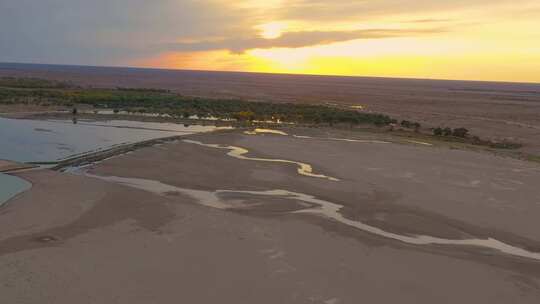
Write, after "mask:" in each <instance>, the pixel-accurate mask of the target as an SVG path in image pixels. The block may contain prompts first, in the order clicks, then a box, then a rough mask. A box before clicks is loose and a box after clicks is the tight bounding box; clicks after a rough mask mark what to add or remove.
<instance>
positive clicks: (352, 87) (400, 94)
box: [0, 64, 540, 153]
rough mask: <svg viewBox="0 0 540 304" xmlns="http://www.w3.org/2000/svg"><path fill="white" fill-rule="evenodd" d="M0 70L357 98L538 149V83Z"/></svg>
mask: <svg viewBox="0 0 540 304" xmlns="http://www.w3.org/2000/svg"><path fill="white" fill-rule="evenodd" d="M0 76H16V77H28V76H31V77H39V78H45V79H53V80H61V81H65V80H70V81H73V82H74V83H75V84H78V85H83V86H94V87H139V88H159V89H170V90H173V91H175V92H179V93H181V94H185V95H195V96H205V97H219V98H223V97H239V98H246V99H250V100H263V101H272V102H298V103H333V104H338V105H343V106H363V107H364V109H365V110H366V111H374V112H381V113H386V114H389V115H392V116H394V117H396V118H399V119H410V120H415V121H419V122H421V123H422V124H424V125H425V126H431V127H437V126H449V127H453V128H458V127H465V128H468V129H470V130H471V132H472V133H473V134H475V135H478V136H481V137H483V138H487V139H498V140H501V139H508V140H512V141H517V142H522V143H524V144H525V145H526V146H525V147H524V150H525V151H527V152H534V153H538V152H540V84H518V83H493V82H471V81H439V80H417V79H388V78H362V77H330V76H301V75H272V74H253V73H228V72H195V71H174V70H151V69H129V68H98V67H74V66H51V65H22V64H0Z"/></svg>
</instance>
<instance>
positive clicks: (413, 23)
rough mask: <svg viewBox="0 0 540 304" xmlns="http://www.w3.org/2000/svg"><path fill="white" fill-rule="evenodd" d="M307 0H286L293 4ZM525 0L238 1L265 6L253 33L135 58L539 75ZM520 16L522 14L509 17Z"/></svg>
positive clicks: (171, 64) (401, 73) (534, 19)
mask: <svg viewBox="0 0 540 304" xmlns="http://www.w3.org/2000/svg"><path fill="white" fill-rule="evenodd" d="M518 1H519V0H518ZM305 2H306V1H302V0H296V1H292V2H290V3H292V4H291V7H292V6H294V5H293V4H297V3H300V4H303V3H305ZM316 2H317V3H319V4H320V3H322V2H320V1H316ZM367 2H369V1H367ZM367 2H366V3H367ZM382 2H384V1H382ZM387 2H392V1H387ZM502 2H505V1H501V3H502ZM523 2H524V3H525V2H526V5H525V6H523V7H525V8H526V10H516V7H515V6H511V5H510V4H504V3H503V4H504V5H503V4H501V5H499V6H496V5H491V4H489V2H488V1H485V2H482V3H483V6H482V5H479V6H472V5H471V6H467V5H465V6H463V7H460V6H458V7H457V8H454V7H451V6H449V7H450V8H446V9H445V10H435V9H429V10H426V12H425V13H422V12H420V13H418V12H416V11H414V12H408V11H406V12H391V13H388V14H385V13H384V11H381V10H375V9H374V13H373V14H372V15H370V14H366V15H365V16H363V18H354V16H353V17H351V18H339V17H336V18H332V16H330V15H326V16H322V17H321V18H317V16H313V17H312V18H305V17H303V16H301V12H300V11H299V12H294V13H292V12H288V6H287V3H285V2H284V1H265V2H262V1H242V2H240V3H236V4H235V5H236V7H240V8H241V9H242V10H256V11H257V12H263V13H262V14H255V18H253V20H255V21H253V22H252V23H251V24H249V23H248V28H247V29H246V30H247V31H248V32H249V30H251V31H252V32H253V33H254V34H253V36H252V37H251V38H249V37H248V38H242V39H236V38H223V39H222V40H219V39H218V40H217V41H218V42H215V41H213V42H211V43H209V42H207V41H204V40H201V41H199V42H198V43H197V44H193V45H180V46H178V48H180V50H177V51H166V52H163V53H162V54H160V55H158V56H155V57H153V58H150V59H147V58H145V59H141V60H139V61H137V62H135V64H136V65H142V66H153V67H165V68H181V69H199V70H225V71H251V72H272V73H300V74H303V73H305V74H324V75H353V76H384V77H414V78H445V79H474V80H502V81H535V82H540V63H539V62H540V34H539V31H538V30H537V29H538V28H540V21H539V20H540V4H538V3H536V4H535V1H523ZM505 3H506V2H505ZM508 3H510V2H508ZM486 7H489V10H488V9H486ZM512 12H513V13H512ZM535 12H536V13H535ZM289 13H290V14H289ZM518 15H519V16H520V18H514V17H513V16H518ZM323 17H324V18H323ZM272 18H274V19H272ZM335 37H338V38H335ZM257 39H259V40H257ZM261 40H264V41H261ZM182 48H185V50H184V49H182Z"/></svg>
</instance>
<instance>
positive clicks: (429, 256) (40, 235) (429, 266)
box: [0, 130, 540, 303]
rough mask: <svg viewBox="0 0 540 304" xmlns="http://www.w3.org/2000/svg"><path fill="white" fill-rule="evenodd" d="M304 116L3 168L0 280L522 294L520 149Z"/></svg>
mask: <svg viewBox="0 0 540 304" xmlns="http://www.w3.org/2000/svg"><path fill="white" fill-rule="evenodd" d="M320 132H321V131H319V130H312V132H311V133H310V132H304V133H302V134H299V135H300V136H307V137H309V138H297V137H294V136H292V135H288V134H286V135H283V134H275V132H274V133H271V132H270V133H268V132H266V133H255V135H250V134H244V133H243V132H241V131H229V132H219V133H206V134H196V135H189V136H188V137H187V138H186V139H188V140H191V141H192V142H184V141H176V142H168V143H164V144H162V145H158V146H152V147H145V148H141V149H138V150H136V151H134V152H132V153H130V154H126V155H122V156H119V157H115V158H112V159H108V160H105V161H102V162H100V163H96V164H94V165H90V166H87V167H85V168H84V170H82V169H81V170H79V171H78V174H71V173H69V174H68V173H60V172H53V171H47V170H42V171H28V172H20V173H18V174H17V175H18V176H19V177H21V178H24V179H25V180H27V181H29V182H31V183H32V185H33V187H32V188H31V189H30V190H28V191H26V192H24V193H22V194H20V195H18V196H17V197H15V199H13V200H11V201H10V203H9V204H7V205H5V206H4V207H2V208H0V231H1V233H0V270H1V271H0V281H1V282H3V284H0V294H1V295H2V298H3V299H9V300H10V302H12V303H43V302H54V303H96V302H99V303H110V302H114V301H117V302H122V303H148V302H157V303H170V302H177V301H184V302H191V303H193V302H198V303H211V302H219V303H358V301H359V300H364V301H366V302H370V303H389V302H399V303H434V302H437V303H438V302H443V303H444V302H447V303H470V302H473V303H510V302H514V303H538V299H539V298H540V261H538V260H537V259H536V258H535V257H536V255H535V254H536V253H538V252H540V232H539V231H540V229H539V228H540V227H539V224H538V218H539V217H540V191H539V190H538V189H537V188H538V187H537V185H538V184H539V182H540V167H539V166H538V165H537V164H534V163H528V162H523V161H518V160H515V159H508V158H499V157H496V156H493V155H489V154H480V153H474V152H469V151H459V150H448V149H444V148H440V147H432V146H425V145H420V144H418V145H400V144H395V143H385V144H381V143H378V142H377V141H376V140H380V141H384V142H386V138H383V139H377V138H373V137H372V136H369V137H368V136H366V137H362V136H359V135H358V134H357V133H351V134H346V133H344V132H342V131H341V132H340V134H329V133H324V134H321V133H320ZM328 138H340V139H350V140H340V141H335V140H332V141H330V140H328ZM193 142H198V143H204V145H201V144H193ZM209 145H214V146H209ZM216 147H237V148H242V149H244V150H243V153H242V154H241V156H244V158H242V157H231V155H228V153H230V152H231V151H234V149H225V148H216ZM268 159H279V160H288V161H290V162H270V161H266V160H268ZM298 163H303V164H307V165H309V166H311V168H312V170H313V172H315V173H316V174H322V175H324V176H331V177H335V178H336V179H337V180H330V179H327V178H320V177H317V176H310V175H302V174H299V172H298ZM85 172H86V173H85ZM85 174H87V175H85ZM325 208H326V209H325ZM330 209H331V210H330ZM329 215H332V216H329ZM360 224H362V225H367V226H368V227H372V228H373V229H372V228H369V229H366V227H365V226H360ZM356 226H358V227H356ZM381 231H382V232H384V233H380V232H381ZM421 236H430V237H432V239H431V241H433V240H452V242H447V243H445V244H442V243H441V242H439V243H437V242H430V240H428V239H426V238H422V237H421ZM415 240H420V241H419V242H416V243H415ZM470 240H476V241H475V242H476V243H474V242H473V243H472V244H471V243H470ZM493 240H497V241H498V242H500V243H496V242H493ZM482 242H483V243H482ZM501 243H502V244H505V245H506V246H509V247H504V248H503V250H501V248H500V246H499V245H500V244H501ZM493 244H494V245H495V246H492V245H493ZM498 246H499V247H498ZM509 248H510V249H512V250H513V251H512V250H510V251H509V250H506V249H509ZM521 253H525V254H521ZM111 286H115V288H114V289H111V288H110V287H111Z"/></svg>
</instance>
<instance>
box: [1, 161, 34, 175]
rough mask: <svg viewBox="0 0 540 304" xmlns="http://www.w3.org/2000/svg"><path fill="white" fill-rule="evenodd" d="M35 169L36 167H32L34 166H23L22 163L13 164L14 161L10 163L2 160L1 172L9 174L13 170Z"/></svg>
mask: <svg viewBox="0 0 540 304" xmlns="http://www.w3.org/2000/svg"><path fill="white" fill-rule="evenodd" d="M33 167H34V166H32V165H27V164H21V163H17V162H12V161H9V160H3V159H0V172H7V171H12V170H20V169H28V168H33Z"/></svg>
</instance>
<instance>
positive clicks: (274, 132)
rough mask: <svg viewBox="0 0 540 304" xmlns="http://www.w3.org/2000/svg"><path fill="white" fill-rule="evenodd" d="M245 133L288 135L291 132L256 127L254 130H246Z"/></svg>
mask: <svg viewBox="0 0 540 304" xmlns="http://www.w3.org/2000/svg"><path fill="white" fill-rule="evenodd" d="M244 133H245V134H247V135H257V134H275V135H283V136H287V135H289V134H287V133H285V132H283V131H279V130H272V129H259V128H257V129H255V130H253V131H245V132H244Z"/></svg>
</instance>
